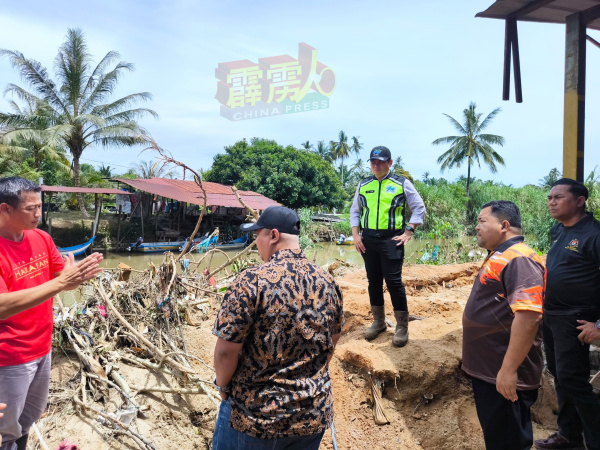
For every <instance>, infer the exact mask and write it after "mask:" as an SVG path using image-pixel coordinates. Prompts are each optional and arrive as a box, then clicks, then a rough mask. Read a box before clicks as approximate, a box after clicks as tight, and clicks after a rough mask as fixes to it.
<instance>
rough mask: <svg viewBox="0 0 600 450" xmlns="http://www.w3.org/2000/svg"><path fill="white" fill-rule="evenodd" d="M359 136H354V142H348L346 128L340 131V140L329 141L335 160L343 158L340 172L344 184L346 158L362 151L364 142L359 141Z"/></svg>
mask: <svg viewBox="0 0 600 450" xmlns="http://www.w3.org/2000/svg"><path fill="white" fill-rule="evenodd" d="M359 138H360V136H359V137H353V138H352V144H349V143H348V136H347V135H346V133H345V132H344V130H342V131H340V134H339V137H338V141H337V142H335V141H330V142H329V147H330V150H329V151H330V153H331V157H332V159H333V160H337V159H339V160H341V163H340V174H341V180H342V186H344V158H347V157H349V156H350V153H356V154H358V152H360V150H361V149H362V148H363V147H362V143H360V142H358V139H359Z"/></svg>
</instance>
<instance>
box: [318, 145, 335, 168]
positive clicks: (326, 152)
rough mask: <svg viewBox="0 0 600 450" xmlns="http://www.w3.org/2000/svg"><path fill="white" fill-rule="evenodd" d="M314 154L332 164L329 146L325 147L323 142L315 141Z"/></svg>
mask: <svg viewBox="0 0 600 450" xmlns="http://www.w3.org/2000/svg"><path fill="white" fill-rule="evenodd" d="M314 152H315V153H316V154H317V155H319V156H320V157H321V158H323V159H324V160H325V161H327V162H329V163H331V162H333V160H332V156H331V146H329V147H327V145H325V141H317V148H315V149H314Z"/></svg>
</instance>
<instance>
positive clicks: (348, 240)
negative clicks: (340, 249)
mask: <svg viewBox="0 0 600 450" xmlns="http://www.w3.org/2000/svg"><path fill="white" fill-rule="evenodd" d="M335 243H336V245H354V238H353V237H346V236H344V235H343V234H340V237H339V238H338V240H337V241H336V242H335Z"/></svg>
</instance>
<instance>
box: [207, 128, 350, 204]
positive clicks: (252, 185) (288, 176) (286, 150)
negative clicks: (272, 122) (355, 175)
mask: <svg viewBox="0 0 600 450" xmlns="http://www.w3.org/2000/svg"><path fill="white" fill-rule="evenodd" d="M204 179H205V180H206V181H214V182H216V183H222V184H228V185H235V186H236V187H237V188H238V189H242V190H249V191H255V192H258V193H260V194H263V195H265V196H267V197H269V198H272V199H274V200H276V201H278V202H280V203H282V204H284V205H285V206H288V207H290V208H294V209H298V208H302V207H310V206H317V205H321V206H326V207H339V206H342V205H343V203H344V200H346V196H345V194H344V192H343V191H342V188H341V182H340V180H339V178H338V177H337V176H336V174H335V172H334V170H333V167H331V165H330V164H329V163H328V162H326V161H324V160H323V159H322V158H321V157H319V155H317V154H316V153H313V152H309V151H304V150H298V149H296V148H294V147H293V146H287V147H282V146H281V145H278V144H277V143H276V142H275V141H270V140H267V139H259V138H253V139H252V140H251V141H250V142H249V143H248V142H247V141H246V140H245V139H244V140H242V141H239V142H236V143H235V144H234V145H232V146H229V147H225V154H219V155H216V156H215V157H214V161H213V165H212V168H211V169H210V170H208V171H207V172H206V173H205V178H204Z"/></svg>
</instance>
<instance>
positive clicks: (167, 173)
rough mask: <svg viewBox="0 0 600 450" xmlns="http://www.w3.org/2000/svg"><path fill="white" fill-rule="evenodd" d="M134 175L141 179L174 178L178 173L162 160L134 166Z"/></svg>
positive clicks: (142, 162)
mask: <svg viewBox="0 0 600 450" xmlns="http://www.w3.org/2000/svg"><path fill="white" fill-rule="evenodd" d="M133 173H134V174H135V175H137V176H139V177H140V178H155V177H156V178H173V177H174V176H175V175H177V173H176V171H175V170H173V169H172V168H171V167H170V166H169V164H168V163H165V162H164V161H163V160H161V159H157V160H156V161H154V162H148V161H140V162H139V163H136V164H134V168H133Z"/></svg>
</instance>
